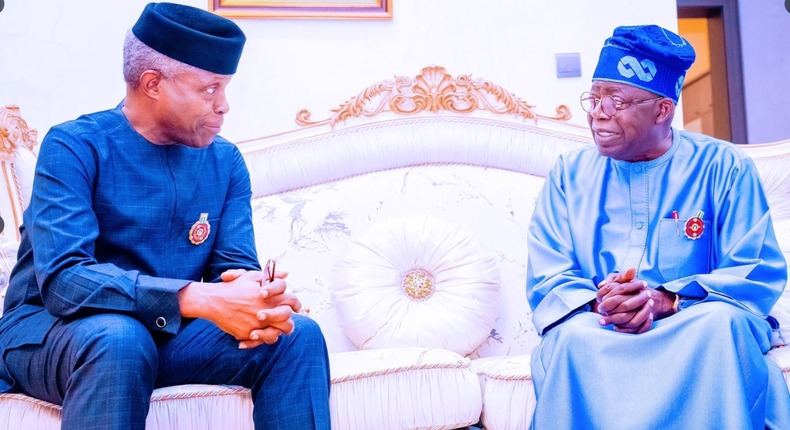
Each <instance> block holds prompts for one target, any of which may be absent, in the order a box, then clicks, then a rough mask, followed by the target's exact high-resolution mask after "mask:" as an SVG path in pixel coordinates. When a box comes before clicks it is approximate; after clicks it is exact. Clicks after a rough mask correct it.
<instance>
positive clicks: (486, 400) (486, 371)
mask: <svg viewBox="0 0 790 430" xmlns="http://www.w3.org/2000/svg"><path fill="white" fill-rule="evenodd" d="M530 357H531V356H529V355H514V356H505V357H487V358H478V359H476V360H472V369H474V371H475V373H477V376H478V378H479V380H480V388H481V390H482V392H483V411H482V413H483V416H482V422H483V425H484V426H485V428H486V429H487V430H528V429H529V426H530V423H531V421H532V414H533V412H534V410H535V405H536V404H537V400H536V398H535V388H534V386H533V385H532V372H531V370H530Z"/></svg>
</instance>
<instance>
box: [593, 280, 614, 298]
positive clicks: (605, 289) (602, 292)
mask: <svg viewBox="0 0 790 430" xmlns="http://www.w3.org/2000/svg"><path fill="white" fill-rule="evenodd" d="M616 286H617V284H612V283H609V284H604V285H603V286H601V287H600V288H599V290H598V292H597V293H595V300H596V301H597V302H598V303H601V302H602V301H603V299H604V297H606V296H607V295H608V294H609V293H611V292H612V289H613V288H614V287H616Z"/></svg>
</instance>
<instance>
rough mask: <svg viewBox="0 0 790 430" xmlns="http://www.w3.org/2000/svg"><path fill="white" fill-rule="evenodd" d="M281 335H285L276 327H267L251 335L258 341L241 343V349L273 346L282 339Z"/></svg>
mask: <svg viewBox="0 0 790 430" xmlns="http://www.w3.org/2000/svg"><path fill="white" fill-rule="evenodd" d="M281 334H283V333H282V331H280V330H279V329H277V328H274V327H266V328H264V329H260V330H255V331H253V333H252V334H250V337H252V336H253V335H255V336H256V337H257V339H255V340H252V339H250V340H244V341H241V342H239V349H250V348H255V347H257V346H261V345H263V344H264V343H265V344H269V345H271V344H273V343H275V342H277V339H279V338H280V335H281Z"/></svg>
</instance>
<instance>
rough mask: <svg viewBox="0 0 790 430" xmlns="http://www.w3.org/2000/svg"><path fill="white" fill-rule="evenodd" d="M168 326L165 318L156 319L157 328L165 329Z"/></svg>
mask: <svg viewBox="0 0 790 430" xmlns="http://www.w3.org/2000/svg"><path fill="white" fill-rule="evenodd" d="M166 325H167V320H166V319H165V318H164V317H159V318H157V319H156V326H157V327H159V328H165V326H166Z"/></svg>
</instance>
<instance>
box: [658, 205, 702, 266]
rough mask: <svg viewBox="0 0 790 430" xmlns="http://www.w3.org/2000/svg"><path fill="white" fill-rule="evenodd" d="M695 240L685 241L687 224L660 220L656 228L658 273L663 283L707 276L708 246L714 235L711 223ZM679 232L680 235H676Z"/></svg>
mask: <svg viewBox="0 0 790 430" xmlns="http://www.w3.org/2000/svg"><path fill="white" fill-rule="evenodd" d="M704 223H705V229H704V230H703V233H702V235H701V236H700V237H698V238H697V239H690V238H688V237H686V234H685V232H684V231H685V225H686V220H684V219H681V220H678V221H677V224H675V220H673V219H662V220H661V223H660V224H659V225H658V271H659V272H660V273H661V276H662V277H663V278H664V281H665V282H670V281H674V280H676V279H680V278H683V277H686V276H691V275H698V274H702V273H708V272H710V243H711V237H712V234H713V232H712V231H711V228H712V227H711V224H710V221H704ZM678 231H680V234H678Z"/></svg>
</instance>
